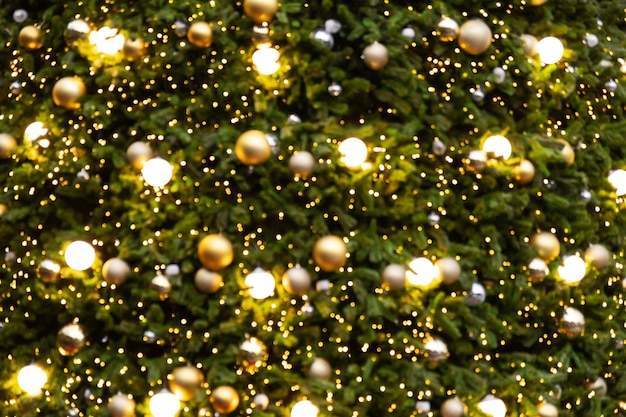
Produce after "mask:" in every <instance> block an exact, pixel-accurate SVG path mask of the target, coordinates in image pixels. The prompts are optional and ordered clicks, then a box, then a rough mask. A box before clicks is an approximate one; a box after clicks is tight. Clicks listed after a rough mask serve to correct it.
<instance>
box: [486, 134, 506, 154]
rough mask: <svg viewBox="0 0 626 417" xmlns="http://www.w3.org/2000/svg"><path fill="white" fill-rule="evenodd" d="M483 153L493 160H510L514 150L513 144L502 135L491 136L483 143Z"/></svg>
mask: <svg viewBox="0 0 626 417" xmlns="http://www.w3.org/2000/svg"><path fill="white" fill-rule="evenodd" d="M483 152H485V153H486V154H487V156H490V157H492V158H497V159H509V158H510V157H511V152H513V148H512V147H511V142H509V140H508V139H507V138H506V137H504V136H501V135H495V136H489V137H488V138H487V139H485V142H483Z"/></svg>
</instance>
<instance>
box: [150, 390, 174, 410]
mask: <svg viewBox="0 0 626 417" xmlns="http://www.w3.org/2000/svg"><path fill="white" fill-rule="evenodd" d="M179 410H180V400H179V399H178V397H177V396H176V395H174V394H173V393H172V392H171V391H170V390H168V389H165V388H163V389H162V390H161V391H159V392H157V393H156V394H154V395H153V396H152V398H150V413H152V415H153V416H154V417H174V416H175V415H176V414H177V413H178V411H179Z"/></svg>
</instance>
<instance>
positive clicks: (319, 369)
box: [307, 358, 333, 381]
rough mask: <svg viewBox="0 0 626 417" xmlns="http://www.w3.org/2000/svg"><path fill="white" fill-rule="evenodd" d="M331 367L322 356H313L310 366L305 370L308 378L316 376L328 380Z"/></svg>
mask: <svg viewBox="0 0 626 417" xmlns="http://www.w3.org/2000/svg"><path fill="white" fill-rule="evenodd" d="M332 372H333V369H332V367H331V366H330V363H329V362H328V361H327V360H326V359H324V358H315V360H314V361H313V363H312V364H311V366H310V367H309V369H308V371H307V376H308V377H309V378H318V379H325V380H327V381H328V380H329V379H330V377H331V375H332Z"/></svg>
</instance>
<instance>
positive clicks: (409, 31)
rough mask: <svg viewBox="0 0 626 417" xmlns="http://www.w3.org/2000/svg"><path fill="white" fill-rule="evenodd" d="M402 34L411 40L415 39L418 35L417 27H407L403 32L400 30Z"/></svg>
mask: <svg viewBox="0 0 626 417" xmlns="http://www.w3.org/2000/svg"><path fill="white" fill-rule="evenodd" d="M400 34H401V35H402V36H403V37H405V38H407V39H408V40H410V41H413V40H415V37H416V36H417V33H416V32H415V29H413V28H412V27H408V26H407V27H405V28H403V29H402V32H400Z"/></svg>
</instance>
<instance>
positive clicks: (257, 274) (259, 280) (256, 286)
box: [244, 267, 276, 300]
mask: <svg viewBox="0 0 626 417" xmlns="http://www.w3.org/2000/svg"><path fill="white" fill-rule="evenodd" d="M244 285H245V286H246V288H247V290H248V294H250V296H251V297H252V298H255V299H257V300H262V299H264V298H267V297H271V296H272V295H273V294H274V289H275V288H276V281H275V280H274V276H273V275H272V274H270V273H269V272H267V271H266V270H264V269H263V268H260V267H258V268H255V269H254V271H252V272H250V273H249V274H248V275H247V276H246V279H245V281H244Z"/></svg>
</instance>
